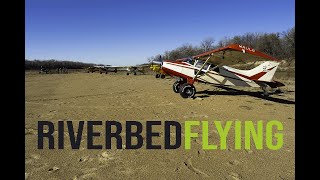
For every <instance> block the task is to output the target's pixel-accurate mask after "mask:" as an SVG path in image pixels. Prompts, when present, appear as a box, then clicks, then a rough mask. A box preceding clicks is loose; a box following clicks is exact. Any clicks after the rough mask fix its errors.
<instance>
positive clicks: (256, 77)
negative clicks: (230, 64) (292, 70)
mask: <svg viewBox="0 0 320 180" xmlns="http://www.w3.org/2000/svg"><path fill="white" fill-rule="evenodd" d="M275 67H276V66H274V67H272V68H270V69H268V71H270V70H272V69H273V68H275ZM226 70H227V71H229V72H231V73H233V74H236V75H238V76H241V77H244V78H247V79H250V80H258V79H259V78H261V77H262V76H263V75H265V74H266V73H267V72H263V71H262V72H259V73H257V74H255V75H252V76H246V75H243V74H240V73H236V72H233V71H230V70H228V69H226Z"/></svg>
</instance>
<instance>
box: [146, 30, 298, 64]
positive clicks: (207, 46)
mask: <svg viewBox="0 0 320 180" xmlns="http://www.w3.org/2000/svg"><path fill="white" fill-rule="evenodd" d="M229 44H242V45H244V46H248V47H251V48H254V49H257V50H259V51H262V52H264V53H266V54H269V55H271V56H273V57H275V58H277V59H282V60H286V61H288V62H292V61H294V59H295V27H293V28H291V29H288V30H287V31H283V32H281V33H280V32H277V33H245V34H243V35H237V36H233V37H231V38H230V37H224V38H223V39H221V40H219V41H218V42H217V43H216V41H215V39H214V38H213V37H209V38H206V39H204V40H203V41H201V43H200V45H191V44H183V45H182V46H180V47H177V48H175V49H173V50H167V51H165V52H164V53H162V54H158V55H155V56H151V57H149V58H148V61H149V62H152V61H158V60H160V58H162V59H165V60H167V59H168V60H176V59H180V58H185V57H191V56H194V55H197V54H201V53H204V52H207V51H210V50H213V49H217V48H221V47H224V46H227V45H229Z"/></svg>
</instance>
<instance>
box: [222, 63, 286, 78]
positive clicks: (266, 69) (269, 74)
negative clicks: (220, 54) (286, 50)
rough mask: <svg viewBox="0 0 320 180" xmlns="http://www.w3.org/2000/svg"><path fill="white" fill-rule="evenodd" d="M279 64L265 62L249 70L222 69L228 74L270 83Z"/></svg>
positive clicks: (226, 67)
mask: <svg viewBox="0 0 320 180" xmlns="http://www.w3.org/2000/svg"><path fill="white" fill-rule="evenodd" d="M279 64H280V63H279V62H274V61H266V62H264V63H262V64H260V65H259V66H257V67H255V68H253V69H250V70H240V69H235V68H231V67H228V66H223V67H224V68H225V69H226V70H227V71H229V72H232V73H234V74H236V75H238V76H241V77H244V78H247V79H250V80H253V81H263V82H272V78H273V76H274V73H275V72H276V70H277V68H278V66H279Z"/></svg>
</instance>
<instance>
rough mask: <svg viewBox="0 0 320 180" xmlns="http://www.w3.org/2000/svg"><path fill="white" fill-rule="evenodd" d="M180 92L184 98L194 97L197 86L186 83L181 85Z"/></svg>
mask: <svg viewBox="0 0 320 180" xmlns="http://www.w3.org/2000/svg"><path fill="white" fill-rule="evenodd" d="M179 93H180V96H181V97H183V98H193V97H194V95H195V94H196V88H195V87H194V86H193V85H191V84H188V83H184V84H182V85H180V89H179Z"/></svg>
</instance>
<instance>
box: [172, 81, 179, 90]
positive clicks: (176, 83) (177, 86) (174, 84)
mask: <svg viewBox="0 0 320 180" xmlns="http://www.w3.org/2000/svg"><path fill="white" fill-rule="evenodd" d="M180 86H181V82H180V81H176V82H175V83H173V85H172V89H173V92H175V93H179V89H180Z"/></svg>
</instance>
